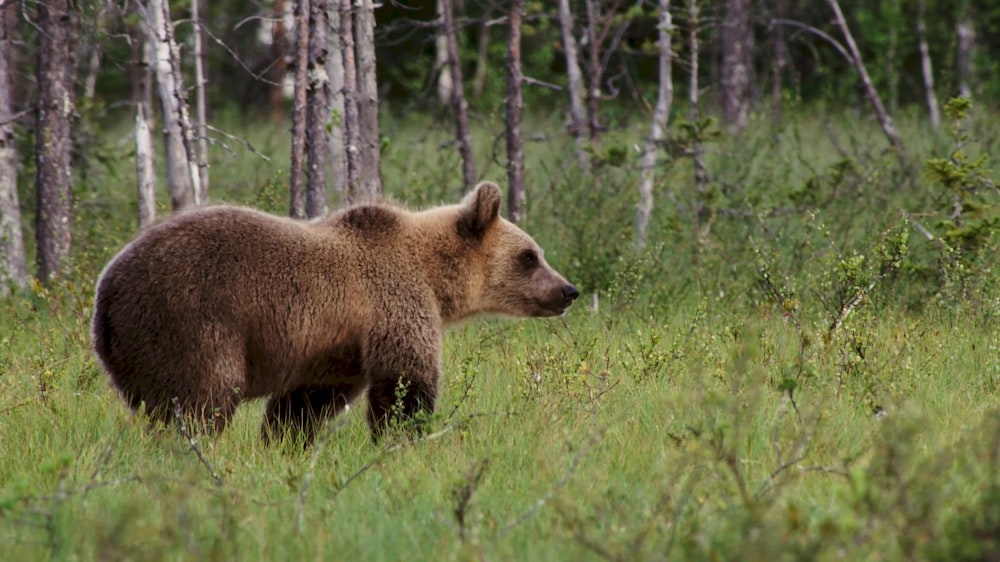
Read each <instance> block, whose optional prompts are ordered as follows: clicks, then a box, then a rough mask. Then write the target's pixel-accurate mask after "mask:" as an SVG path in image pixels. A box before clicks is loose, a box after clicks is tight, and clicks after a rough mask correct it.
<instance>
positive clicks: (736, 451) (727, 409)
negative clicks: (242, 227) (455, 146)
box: [0, 115, 1000, 560]
mask: <svg viewBox="0 0 1000 562" xmlns="http://www.w3.org/2000/svg"><path fill="white" fill-rule="evenodd" d="M984 122H985V121H976V122H975V126H976V127H980V128H984V129H983V130H982V131H981V132H980V133H979V134H980V135H981V136H982V138H984V139H991V138H992V139H995V138H998V135H996V134H992V135H991V134H990V132H991V131H993V132H994V133H995V132H996V125H995V124H994V125H993V127H992V129H991V128H989V126H988V125H984ZM834 123H835V125H836V130H837V131H838V133H839V135H840V136H841V142H842V144H843V145H845V146H847V147H848V150H849V151H850V153H851V155H852V156H850V157H849V158H847V159H848V160H850V165H851V171H850V173H847V174H843V177H839V176H838V175H837V174H838V172H837V171H836V170H835V169H834V168H832V166H834V164H836V163H837V162H838V161H841V160H843V159H844V158H843V157H842V156H841V155H838V154H837V153H836V151H835V150H832V149H830V147H829V146H828V145H827V144H826V143H827V140H826V139H827V138H828V137H827V135H826V133H825V132H824V131H825V129H824V127H823V125H822V121H821V120H818V119H815V118H811V117H810V116H808V115H803V116H801V118H800V119H798V120H796V121H793V122H792V123H791V124H790V125H789V126H788V127H787V128H786V129H785V130H784V135H783V136H782V137H780V138H778V137H775V136H774V135H772V134H771V132H770V131H768V130H766V127H765V126H764V125H763V124H760V129H761V130H760V132H759V133H755V134H752V135H751V136H749V137H748V138H747V139H743V140H742V141H741V142H739V143H734V144H732V145H730V144H729V143H727V142H725V141H719V142H717V143H715V144H713V145H711V148H712V150H711V152H710V157H709V170H710V171H711V173H712V174H713V175H714V176H715V177H716V178H717V181H716V182H714V183H713V188H712V189H713V190H715V194H714V195H713V197H714V199H713V200H712V203H711V205H712V206H713V208H715V209H717V210H718V214H717V216H716V218H715V222H714V223H713V225H712V229H711V235H710V236H709V237H708V239H707V241H705V242H704V243H703V245H699V243H698V242H696V241H695V238H694V235H693V232H694V225H693V222H692V220H691V219H690V217H689V216H688V215H689V213H688V212H687V209H688V208H689V205H690V201H691V198H692V197H693V188H691V187H690V182H691V178H690V163H689V162H687V161H686V160H684V159H677V160H674V161H673V162H671V163H670V164H669V165H665V166H664V167H663V168H662V170H660V171H661V172H662V179H661V181H662V183H661V185H660V190H659V191H658V208H657V214H656V216H655V221H654V225H653V233H652V236H651V242H652V243H653V247H652V248H651V249H650V251H649V252H647V253H646V254H643V255H641V256H635V255H633V254H632V253H631V251H630V239H629V236H630V233H631V230H630V229H631V213H632V209H633V205H634V195H633V194H632V191H634V185H635V177H636V175H635V170H634V169H630V168H629V167H627V166H625V167H616V166H606V167H603V168H601V169H599V170H597V171H595V172H594V173H592V174H581V173H579V171H575V170H573V169H572V165H571V164H572V153H571V144H569V143H568V142H567V139H565V138H562V137H559V136H558V135H559V133H558V123H556V122H554V121H553V122H547V121H544V120H542V121H538V122H537V123H536V124H535V125H534V126H535V127H536V128H537V129H538V130H542V131H547V132H548V134H549V135H551V138H550V141H548V142H544V143H536V144H534V145H531V148H532V150H529V151H528V153H529V157H530V164H529V177H530V181H529V190H530V192H529V204H530V205H531V207H530V209H531V213H530V214H529V219H528V224H527V228H528V229H529V231H531V232H532V233H533V234H535V235H536V237H537V238H538V239H539V241H540V242H541V243H542V245H543V246H544V247H546V249H547V250H548V251H547V257H548V258H549V259H550V261H551V262H552V263H553V264H554V265H555V266H556V267H557V268H559V269H560V270H561V271H563V272H564V273H566V274H567V275H568V276H569V278H570V279H573V280H574V281H577V282H578V283H580V285H581V286H582V287H585V288H586V289H587V291H588V294H586V295H584V298H583V299H581V301H582V302H581V303H579V304H578V305H577V306H576V307H574V308H573V309H571V311H570V313H569V314H568V315H567V316H566V317H565V319H555V320H528V321H522V322H514V321H505V320H493V319H486V320H482V321H477V322H470V323H468V324H465V325H462V326H460V327H458V328H456V329H454V330H452V331H451V332H449V334H448V335H447V336H446V338H445V347H444V360H443V367H444V377H443V383H442V390H441V399H440V403H439V408H438V411H437V414H436V415H435V417H434V418H433V419H432V420H431V423H430V427H429V428H428V432H427V433H426V434H425V435H424V437H423V438H420V439H416V440H406V439H405V438H404V437H405V436H403V435H396V436H393V437H392V438H390V439H387V440H386V441H385V442H383V443H380V444H377V445H376V444H373V443H371V441H370V439H369V436H368V431H367V428H366V427H365V425H364V423H363V416H362V415H359V410H360V411H363V408H364V402H363V401H362V402H360V403H358V404H355V407H354V408H353V411H351V412H350V413H348V414H347V415H346V416H344V417H342V418H338V420H336V421H334V422H332V423H331V424H330V426H329V428H328V433H327V434H326V436H325V437H324V438H323V439H321V440H320V442H319V443H318V444H317V446H316V447H314V448H313V449H309V450H302V449H300V448H299V447H297V446H296V445H295V444H286V445H281V446H265V445H264V444H263V443H262V442H261V441H260V439H259V423H260V418H261V414H262V404H261V403H259V402H258V403H251V404H248V405H245V406H244V407H242V408H241V409H240V410H239V411H238V413H237V416H236V418H235V420H234V421H233V423H232V425H231V426H230V427H229V428H228V429H227V430H226V432H224V433H223V434H221V435H218V436H214V437H203V436H194V437H193V439H194V441H193V443H192V441H191V440H189V439H188V438H187V437H186V436H184V435H182V434H181V432H180V431H178V430H177V428H174V427H170V428H151V427H149V426H148V425H147V424H146V423H145V422H144V421H143V420H141V419H133V418H132V417H131V416H130V414H129V413H128V412H127V410H126V408H125V407H124V405H123V403H122V402H121V400H120V399H119V398H118V396H117V395H116V394H115V392H114V391H113V389H111V388H110V386H109V385H108V383H107V381H106V378H105V376H104V375H103V374H102V373H101V372H100V370H99V368H98V367H97V365H96V363H95V359H94V357H93V355H92V353H91V352H90V351H89V334H88V325H89V315H90V307H91V300H92V289H91V286H92V283H93V279H94V276H96V274H97V272H98V271H99V270H100V268H101V266H102V265H103V263H104V262H105V261H106V260H107V259H108V257H110V256H111V255H112V254H113V253H114V252H115V251H116V250H117V248H119V247H120V246H121V244H123V243H124V242H125V241H126V240H127V239H128V237H129V236H130V235H131V232H132V230H133V228H134V226H133V225H134V220H135V219H134V216H133V215H134V203H133V202H132V198H133V194H132V191H131V183H130V177H129V172H128V170H129V168H128V167H127V166H128V165H129V161H128V155H127V150H125V149H121V152H120V153H118V156H117V157H116V158H117V160H115V159H114V158H113V159H112V164H111V165H109V166H108V169H107V171H106V172H100V171H97V172H95V173H94V174H93V175H92V176H91V180H90V183H87V184H85V185H81V186H78V189H77V191H78V197H77V206H76V208H77V217H76V233H77V238H76V250H75V253H74V270H73V274H72V275H71V276H70V278H68V279H67V280H64V281H62V282H59V283H57V284H55V285H54V286H53V287H51V288H48V289H46V288H42V287H35V288H34V290H32V291H29V292H27V293H24V294H20V295H16V296H13V297H11V298H9V299H8V300H6V301H4V302H3V303H0V309H2V311H3V312H2V315H0V559H4V560H96V559H111V560H129V559H134V560H189V559H197V560H236V559H239V560H254V559H275V560H278V559H293V558H310V559H335V560H340V559H359V560H400V559H406V560H411V559H412V560H467V559H485V560H577V559H593V560H600V559H608V560H636V559H651V560H658V559H669V560H705V559H716V560H735V559H739V560H778V559H780V560H835V559H836V560H840V559H850V560H915V559H927V560H985V559H988V556H989V555H990V554H991V553H992V555H993V556H996V553H997V550H998V549H1000V545H998V543H997V542H996V539H995V538H993V537H996V536H998V535H1000V512H998V510H997V509H996V507H995V506H996V505H997V500H996V498H998V497H1000V478H998V474H1000V459H998V455H1000V408H998V405H1000V404H998V395H1000V394H998V392H1000V330H998V327H1000V326H998V319H1000V297H998V295H1000V291H998V290H997V288H998V286H1000V285H998V283H997V272H996V261H995V258H993V257H992V255H995V254H988V253H981V254H972V253H969V254H963V256H962V259H961V260H957V261H948V260H946V259H944V258H943V257H942V256H941V254H940V253H936V251H935V250H934V246H933V244H930V243H928V242H926V241H925V240H923V239H921V237H920V236H919V235H917V234H914V233H913V229H912V226H911V225H910V224H909V223H906V222H905V221H904V220H903V219H902V218H901V216H900V214H899V213H898V212H897V211H898V209H899V208H904V209H906V210H907V211H908V212H910V213H912V214H914V215H918V216H919V217H920V220H924V221H926V222H927V223H928V224H929V225H930V224H932V220H933V219H934V217H935V216H936V213H938V212H939V206H938V203H936V201H937V199H939V198H940V197H941V196H940V191H941V189H942V188H941V187H940V186H935V185H934V184H932V183H931V182H927V181H925V180H923V179H922V178H921V179H920V180H919V184H918V185H914V186H911V187H910V188H909V190H908V191H906V192H904V193H900V192H899V191H898V190H895V189H893V186H894V182H896V181H897V180H898V178H899V177H901V176H900V172H899V171H898V170H896V169H894V168H893V163H894V158H892V157H891V155H885V154H883V153H882V152H881V151H882V150H883V146H884V143H883V142H882V139H881V138H879V137H877V136H872V134H871V131H870V130H869V129H870V128H871V127H870V125H871V124H870V123H858V121H857V120H852V119H851V118H850V116H849V115H848V116H843V115H838V116H836V119H835V121H834ZM480 125H481V128H480V130H479V131H478V134H479V135H480V136H479V138H478V139H477V140H479V141H480V142H478V143H477V147H478V149H477V150H478V151H479V152H478V153H479V154H480V155H481V156H482V158H483V159H484V161H485V160H487V159H488V154H489V152H488V148H487V147H488V146H489V140H488V139H490V138H492V137H491V133H490V130H491V127H494V126H495V125H496V124H495V123H492V122H490V121H489V119H486V118H484V119H482V120H481V122H480ZM900 127H901V128H902V129H903V130H904V131H905V132H906V133H908V134H907V138H909V139H913V144H914V145H915V146H913V147H912V148H911V150H913V151H914V154H915V156H914V159H915V160H921V159H924V158H927V157H929V156H931V155H934V154H939V155H940V154H942V153H946V151H947V150H948V148H947V147H948V146H949V144H948V140H947V139H946V138H945V137H943V136H942V135H937V136H932V135H925V136H921V135H918V134H917V133H918V132H919V131H921V130H922V129H920V126H919V124H916V123H914V122H909V121H905V120H903V122H902V123H900ZM232 128H233V129H236V130H245V131H246V132H245V133H243V134H245V135H246V136H247V138H248V139H249V140H250V141H251V142H252V143H253V144H254V145H255V146H256V148H257V149H258V150H261V151H262V152H265V153H267V154H269V155H270V156H272V160H271V161H270V162H268V161H264V160H262V159H260V158H257V157H255V156H252V155H248V154H246V153H245V152H242V151H239V150H237V154H236V155H229V156H219V157H218V159H217V161H216V163H215V166H214V167H213V193H214V194H215V195H214V197H215V198H216V199H217V200H227V201H241V202H247V203H249V204H254V205H256V206H258V207H262V208H267V209H269V210H272V211H275V212H282V211H283V209H284V206H285V204H286V202H285V199H284V193H285V191H284V189H285V188H284V183H283V182H284V175H282V174H284V173H285V171H284V170H287V156H284V155H283V153H284V151H285V147H286V146H287V140H286V139H285V138H284V132H282V134H280V135H278V134H275V132H274V130H273V128H272V127H263V126H245V125H241V124H240V123H236V122H234V123H233V124H232ZM385 130H386V135H387V137H388V138H389V141H388V142H389V146H388V148H387V150H386V155H385V157H384V165H385V169H384V172H385V178H386V184H387V188H388V190H389V193H390V195H392V196H393V197H395V198H397V199H399V200H402V201H404V202H407V203H410V204H413V205H428V204H434V203H436V202H440V201H452V200H454V199H455V198H456V197H457V196H458V191H459V190H460V186H459V182H458V178H459V174H458V171H457V170H458V167H457V166H458V161H457V158H455V156H454V154H453V152H452V151H450V150H442V149H441V147H440V145H441V143H443V142H444V141H445V140H446V139H447V138H448V136H449V135H450V129H449V128H448V124H443V125H441V126H434V125H433V122H432V121H430V120H425V118H421V117H416V118H414V119H412V120H411V121H408V122H404V123H390V124H387V125H386V128H385ZM638 134H639V129H635V130H630V131H615V132H613V133H611V134H609V135H608V136H607V138H606V140H605V149H606V150H607V149H610V148H613V147H616V146H626V147H627V146H628V142H630V141H629V139H632V140H634V138H636V135H638ZM875 134H876V135H877V133H875ZM109 138H115V136H114V135H109ZM776 139H777V140H776ZM782 139H783V140H782ZM789 139H791V140H789ZM981 146H982V150H983V151H985V152H986V153H991V152H992V153H995V150H994V148H993V147H992V146H989V145H987V144H985V142H984V143H983V144H982V145H981ZM942 151H945V152H942ZM633 156H634V155H632V154H629V156H628V158H632V157H633ZM567 162H569V165H568V164H567ZM484 170H486V171H485V172H484V175H486V176H488V177H493V178H497V179H501V177H502V176H501V174H500V170H499V168H498V167H497V166H496V165H492V167H489V166H485V165H484ZM105 174H106V175H105ZM116 178H117V179H116ZM813 190H814V191H815V193H814V192H813ZM936 198H937V199H936ZM789 209H791V210H789ZM884 209H889V212H885V211H884ZM733 210H740V211H746V212H744V213H743V214H740V213H735V212H732V211H733ZM774 210H781V212H772V211H774ZM900 225H903V226H902V229H903V231H905V232H909V233H911V235H910V238H909V240H908V242H907V250H906V251H905V252H904V254H905V255H904V257H903V258H902V260H901V262H900V263H898V264H897V265H895V266H894V265H893V262H892V260H890V259H888V258H885V257H884V251H883V250H885V248H886V247H888V246H887V245H889V244H890V243H891V242H892V241H893V240H895V238H893V237H894V236H895V234H893V233H894V232H897V230H898V229H899V228H901V226H900ZM893 228H896V229H897V230H892V229H893ZM932 228H933V226H932ZM984 243H985V244H986V247H987V248H990V247H995V239H986V240H985V241H984ZM991 244H994V246H990V245H991ZM857 255H863V256H865V260H862V261H860V262H859V261H857V260H854V259H853V257H855V256H857ZM927 264H931V265H933V266H934V267H937V268H938V269H933V268H931V269H928V268H927ZM884 267H887V268H888V270H886V271H887V273H886V274H885V275H884V276H880V275H881V274H882V272H883V269H882V268H884ZM765 271H766V272H767V273H768V275H769V277H768V279H770V282H768V281H767V280H765V278H764V273H763V272H765ZM769 283H770V285H769ZM869 283H872V284H871V287H872V288H871V290H868V291H866V292H865V296H864V298H861V299H859V300H858V303H857V304H856V306H854V307H852V308H850V313H849V314H845V308H846V304H845V298H846V300H848V301H849V300H850V298H851V297H852V296H853V295H855V294H856V291H857V290H858V288H859V287H868V286H869ZM595 290H596V291H598V294H599V298H598V302H599V307H598V310H597V311H593V310H590V309H589V308H588V306H587V305H588V304H589V302H590V294H589V292H590V291H595ZM838 316H844V319H843V322H842V324H841V325H839V326H838V327H837V328H836V329H831V325H832V324H833V321H834V319H836V318H837V317H838ZM990 549H992V550H990Z"/></svg>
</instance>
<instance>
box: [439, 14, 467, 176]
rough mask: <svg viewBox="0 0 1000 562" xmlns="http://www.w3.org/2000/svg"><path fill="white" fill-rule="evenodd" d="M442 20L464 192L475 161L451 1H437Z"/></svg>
mask: <svg viewBox="0 0 1000 562" xmlns="http://www.w3.org/2000/svg"><path fill="white" fill-rule="evenodd" d="M438 6H440V7H441V17H442V18H443V20H444V36H445V42H446V43H447V48H448V68H449V70H450V71H451V77H452V86H451V107H452V111H454V112H455V133H456V135H457V137H458V139H457V140H458V152H459V154H461V155H462V181H463V183H464V184H465V185H464V189H465V190H466V191H468V190H471V189H472V188H473V187H474V186H475V185H476V160H475V158H474V157H473V155H472V135H471V134H470V133H469V102H468V101H467V100H466V99H465V88H464V87H463V85H462V61H460V60H459V58H458V38H457V37H456V36H455V17H454V15H453V13H452V7H453V6H452V0H438Z"/></svg>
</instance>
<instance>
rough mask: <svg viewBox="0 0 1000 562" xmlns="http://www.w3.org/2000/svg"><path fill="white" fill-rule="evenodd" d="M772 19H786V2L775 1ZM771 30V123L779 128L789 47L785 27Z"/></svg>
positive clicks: (775, 26) (780, 26) (774, 25)
mask: <svg viewBox="0 0 1000 562" xmlns="http://www.w3.org/2000/svg"><path fill="white" fill-rule="evenodd" d="M771 19H772V21H779V20H784V19H785V0H774V11H773V13H772V18H771ZM771 30H772V31H771V122H772V123H774V125H775V127H777V126H780V125H781V106H782V98H783V96H784V87H783V86H782V78H783V76H784V73H785V67H786V66H788V47H787V45H785V26H783V25H777V24H772V25H771Z"/></svg>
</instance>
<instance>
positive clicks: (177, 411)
mask: <svg viewBox="0 0 1000 562" xmlns="http://www.w3.org/2000/svg"><path fill="white" fill-rule="evenodd" d="M170 401H171V402H173V404H174V417H175V418H176V419H177V428H178V431H180V434H181V436H183V437H184V439H186V440H187V442H188V445H190V446H191V450H192V451H194V454H195V455H197V456H198V460H199V461H201V464H203V465H204V466H205V468H206V469H208V473H209V475H211V477H212V478H213V479H214V480H215V485H216V486H222V485H223V482H222V476H220V475H219V473H218V472H216V470H215V468H214V467H213V466H212V463H210V462H208V459H207V458H205V455H204V454H203V453H202V452H201V447H199V446H198V441H196V440H195V438H194V437H193V436H192V435H191V431H190V430H189V429H188V427H187V425H186V424H185V423H184V414H183V413H182V412H181V401H180V400H179V399H178V398H177V397H176V396H174V397H173V398H171V399H170Z"/></svg>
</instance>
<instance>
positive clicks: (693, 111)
mask: <svg viewBox="0 0 1000 562" xmlns="http://www.w3.org/2000/svg"><path fill="white" fill-rule="evenodd" d="M687 8H688V37H687V39H688V51H689V52H690V53H691V61H690V63H691V64H690V66H691V78H690V81H689V82H688V120H689V121H691V123H697V122H698V121H699V120H700V119H701V116H700V115H699V113H700V109H699V104H700V103H701V101H700V96H699V91H698V88H699V87H700V86H699V83H698V72H699V70H698V67H699V57H700V56H701V53H700V50H701V43H700V42H699V40H698V27H699V26H700V25H701V19H700V18H701V15H700V9H699V8H698V0H688V5H687ZM691 162H692V165H693V167H694V186H695V192H696V194H697V195H696V197H697V200H696V201H695V209H694V215H695V216H694V220H695V228H696V232H695V240H697V242H698V248H699V249H700V248H704V247H705V240H706V239H707V238H708V233H709V231H710V230H711V228H712V220H713V216H712V210H711V209H710V208H709V206H708V173H707V172H706V171H705V159H704V153H703V150H702V146H701V140H700V139H698V138H697V137H696V138H695V139H694V142H693V143H692V145H691Z"/></svg>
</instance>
